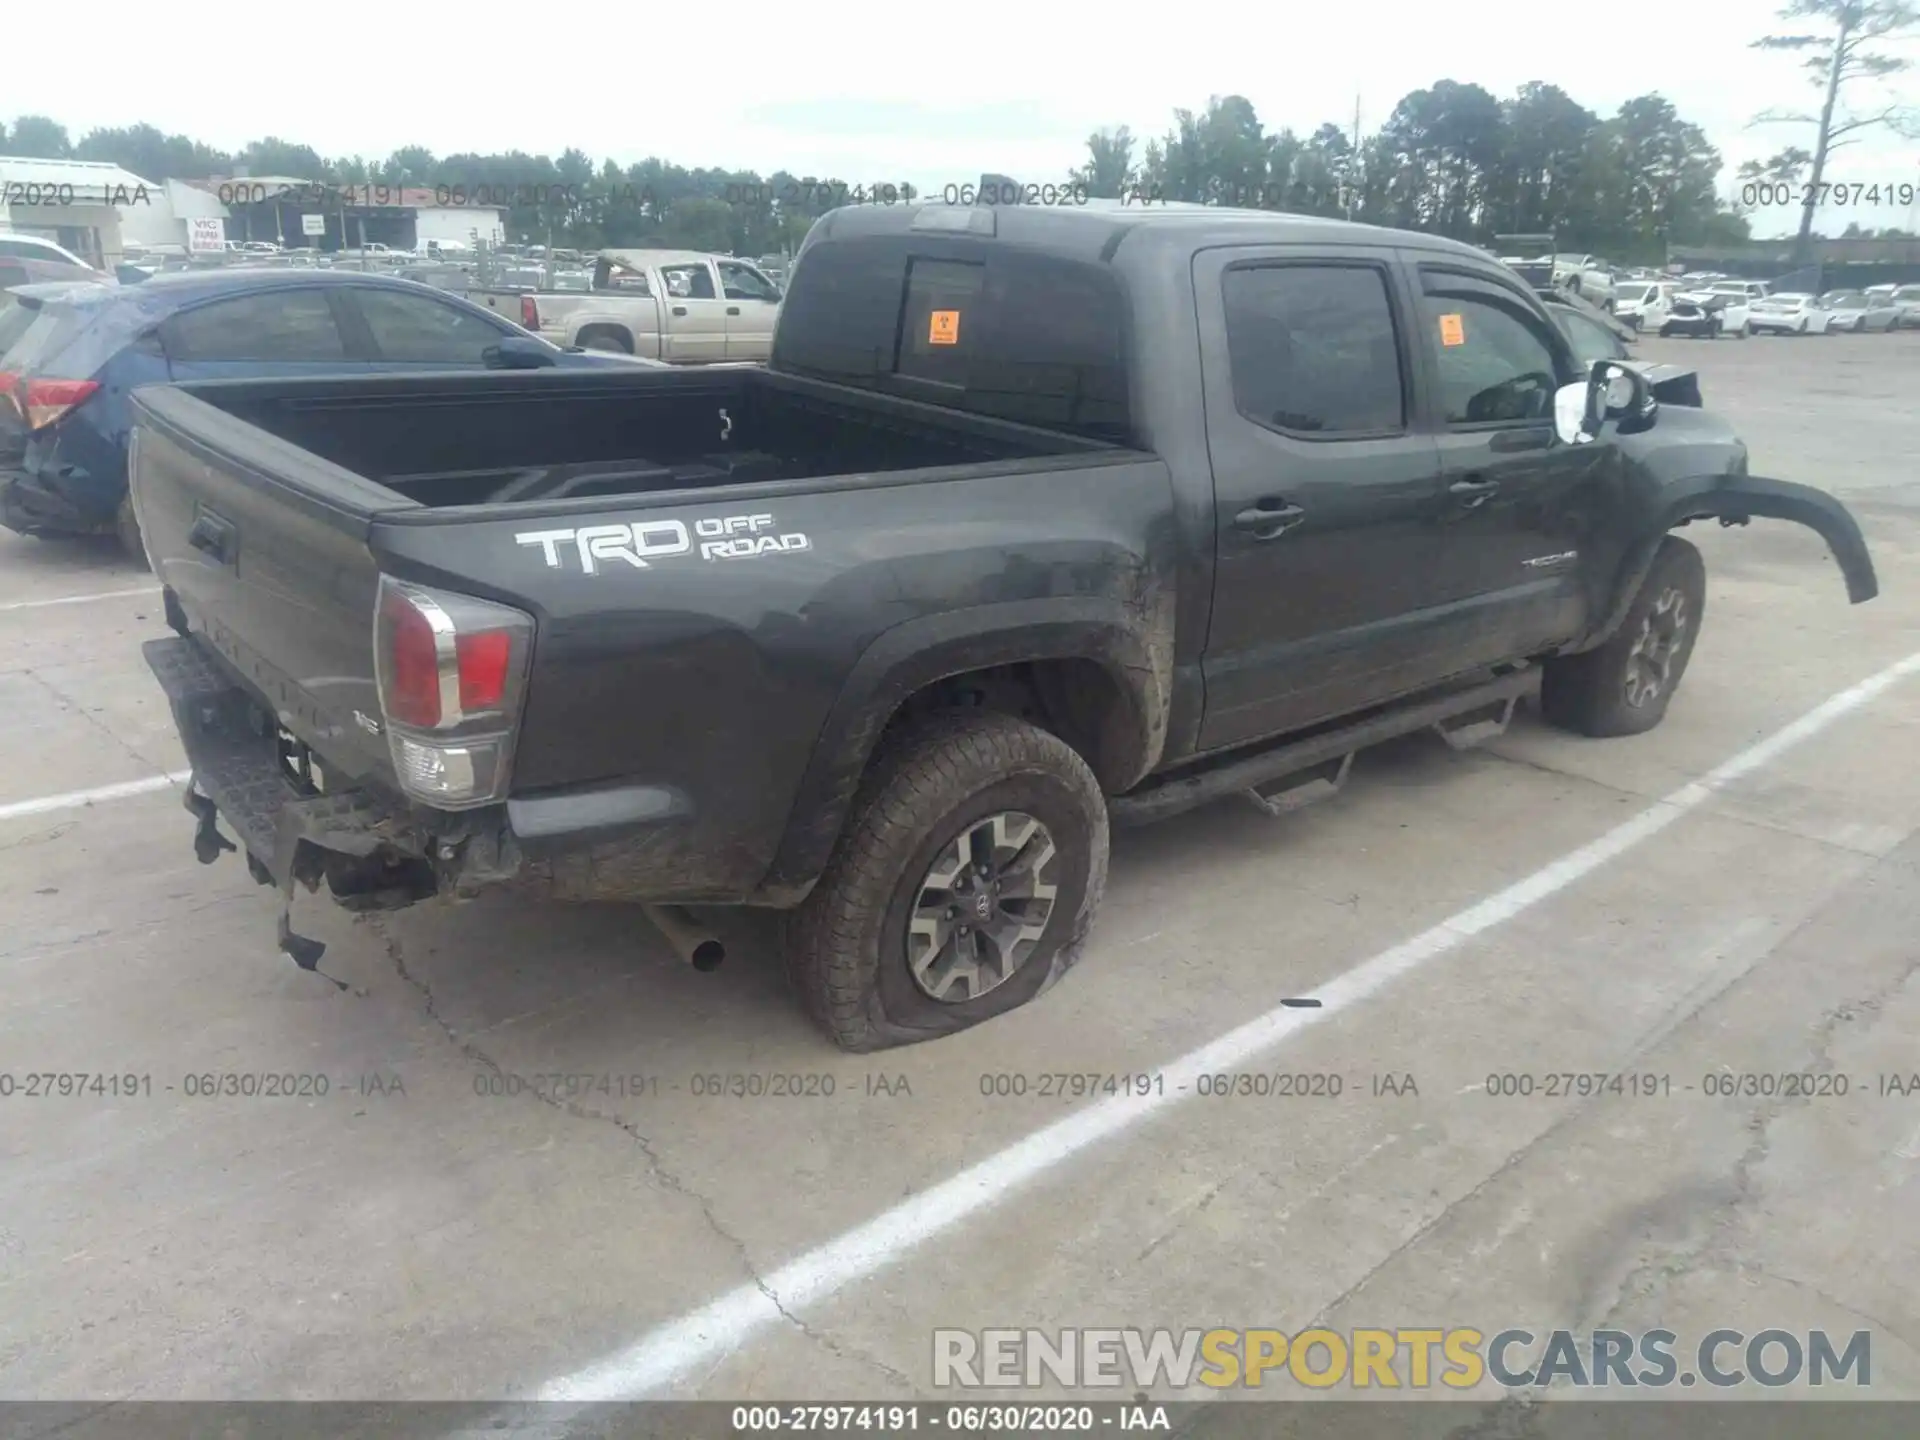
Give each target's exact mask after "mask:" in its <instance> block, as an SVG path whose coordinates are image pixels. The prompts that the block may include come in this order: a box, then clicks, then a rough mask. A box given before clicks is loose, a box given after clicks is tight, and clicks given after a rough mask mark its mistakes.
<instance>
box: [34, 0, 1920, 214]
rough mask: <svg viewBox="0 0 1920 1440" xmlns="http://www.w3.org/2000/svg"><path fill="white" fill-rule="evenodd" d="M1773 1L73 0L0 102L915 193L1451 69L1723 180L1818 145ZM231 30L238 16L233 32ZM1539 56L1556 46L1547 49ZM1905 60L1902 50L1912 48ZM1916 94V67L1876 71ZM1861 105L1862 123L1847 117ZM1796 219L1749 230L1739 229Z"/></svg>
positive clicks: (1375, 109)
mask: <svg viewBox="0 0 1920 1440" xmlns="http://www.w3.org/2000/svg"><path fill="white" fill-rule="evenodd" d="M1776 4H1777V0H1686V3H1684V4H1680V3H1668V4H1664V5H1660V6H1654V5H1632V4H1629V5H1624V6H1614V5H1607V4H1591V5H1566V4H1559V3H1551V0H1499V3H1495V0H1445V3H1441V4H1418V3H1412V0H1398V3H1392V4H1385V3H1372V4H1369V3H1366V0H1361V3H1357V4H1356V3H1341V4H1329V5H1314V6H1294V5H1269V4H1255V3H1236V4H1231V5H1230V4H1226V3H1222V0H1185V3H1183V4H1180V5H1178V6H1173V7H1165V8H1163V7H1159V6H1146V5H1115V6H1110V7H1105V8H1104V9H1103V11H1101V12H1096V11H1094V10H1093V9H1092V8H1090V7H1087V6H1085V5H1083V4H1080V3H1074V4H1060V5H1058V6H1056V7H1055V8H1054V9H1053V10H1052V11H1051V12H1049V10H1048V9H1047V7H1046V6H1044V5H1041V4H1038V3H1034V0H1026V3H1017V4H1016V3H1011V0H967V3H965V4H954V3H946V4H940V5H937V6H936V5H932V4H929V5H927V6H925V8H924V9H920V8H918V7H913V6H902V5H901V4H898V3H889V4H884V5H882V4H877V3H872V0H814V3H812V4H805V3H799V4H788V5H784V6H771V5H767V6H763V5H760V4H757V3H753V0H729V3H728V4H726V5H725V6H724V7H717V8H715V9H711V10H710V9H708V8H706V7H703V6H700V5H697V4H683V5H680V6H673V7H661V6H652V5H641V6H634V5H629V4H618V3H616V4H595V3H591V0H589V3H585V4H579V3H576V4H567V5H527V4H516V5H513V6H511V7H507V6H500V7H498V8H492V7H487V6H481V5H455V6H446V5H436V6H421V5H408V4H402V5H385V6H376V5H353V4H347V3H335V0H328V3H324V4H321V5H318V6H307V5H266V6H259V7H242V8H241V9H240V10H237V11H223V12H221V14H220V15H219V16H214V15H212V14H208V15H203V16H199V17H198V18H194V17H190V16H187V15H186V14H185V13H184V12H183V13H181V14H180V15H178V16H176V15H174V14H173V13H172V12H170V11H168V10H166V9H165V8H164V7H162V8H160V9H156V8H155V7H154V6H153V5H151V4H150V3H148V0H137V3H130V0H94V3H93V4H91V5H89V6H88V7H86V8H87V11H88V14H89V17H90V22H92V28H93V29H94V30H96V31H97V33H99V34H102V35H106V36H119V37H121V40H122V42H124V43H119V42H116V43H106V44H89V45H87V46H86V48H85V57H86V58H85V62H84V63H83V64H72V65H68V64H60V65H40V64H34V63H19V64H13V65H10V66H8V67H7V77H6V80H7V83H6V87H5V94H4V98H0V105H5V106H6V107H7V109H8V111H9V112H10V114H9V117H8V118H10V116H11V115H13V114H24V113H40V114H46V115H51V116H52V117H54V118H55V119H57V120H59V121H61V122H62V123H64V124H65V125H66V126H67V127H68V130H69V132H70V133H71V134H72V135H73V136H74V138H75V139H76V140H77V139H78V138H79V137H80V136H81V135H82V134H83V133H84V132H85V131H87V130H88V129H90V128H92V127H94V126H99V125H129V124H134V123H137V122H140V121H146V122H148V123H151V124H154V125H157V126H159V127H160V128H161V129H162V130H165V131H167V132H169V133H173V132H179V131H184V132H185V133H187V134H189V135H192V136H194V137H196V138H198V139H201V140H204V141H207V142H208V143H210V144H214V145H217V146H220V147H222V148H224V149H237V148H239V147H240V146H242V145H244V144H245V143H246V142H247V141H249V140H253V139H256V138H258V137H259V136H261V135H263V134H269V133H271V134H277V135H279V136H280V137H282V138H283V139H288V140H294V141H298V142H302V143H305V144H309V145H312V146H313V147H314V148H315V149H317V150H319V151H320V152H321V153H322V154H323V155H342V154H362V155H366V156H368V157H382V156H385V155H387V154H388V153H390V152H391V151H393V150H394V149H396V148H398V147H399V146H401V145H407V144H418V145H424V146H426V147H427V148H428V149H430V150H432V151H434V152H435V153H436V154H447V153H450V152H456V151H464V150H470V151H477V152H481V153H486V152H492V151H505V150H515V149H518V150H525V151H527V152H528V153H530V154H539V153H542V152H546V153H550V154H555V155H557V154H558V153H559V152H560V151H561V150H563V149H565V148H566V147H567V146H569V145H573V146H578V147H579V148H581V149H583V150H585V151H586V152H587V153H588V154H589V155H591V156H592V157H593V158H594V160H595V162H596V164H597V163H598V162H599V161H601V160H603V159H605V158H608V157H611V158H613V159H614V160H616V161H618V162H620V163H622V164H625V163H629V162H631V161H634V160H639V159H644V158H645V157H646V156H648V155H659V156H661V157H663V158H666V159H669V160H672V161H675V162H678V163H681V164H686V165H697V164H705V165H724V166H729V167H738V168H743V169H746V168H751V169H756V170H759V171H761V172H763V173H765V172H770V171H772V170H775V169H778V168H785V169H787V170H789V171H792V172H794V173H796V174H809V173H811V174H816V175H822V176H836V177H839V178H842V179H844V180H846V181H847V182H848V183H850V184H854V183H863V182H864V183H875V182H887V181H901V180H905V181H910V182H912V183H914V184H916V185H919V186H920V187H922V188H923V189H928V190H931V189H937V188H939V187H940V186H943V185H945V184H947V183H948V182H962V181H967V180H972V179H977V178H978V176H979V174H980V172H981V171H982V170H987V169H991V170H995V171H999V172H1001V173H1004V174H1008V175H1012V176H1015V177H1016V178H1018V179H1021V180H1026V181H1033V180H1052V179H1058V178H1060V177H1061V176H1063V175H1064V174H1065V172H1066V171H1067V170H1068V169H1070V168H1071V167H1073V166H1076V165H1078V164H1080V163H1082V161H1083V160H1084V158H1085V154H1086V144H1085V142H1086V137H1087V135H1088V134H1089V133H1090V132H1091V131H1093V130H1095V129H1098V128H1101V127H1106V126H1115V125H1122V124H1124V125H1128V126H1131V127H1132V129H1133V131H1134V133H1135V135H1136V136H1141V137H1145V136H1148V135H1158V134H1160V133H1162V132H1163V131H1165V130H1166V129H1167V128H1168V126H1169V125H1170V123H1171V119H1172V112H1173V110H1174V108H1175V107H1176V106H1186V107H1189V108H1193V109H1198V108H1201V107H1203V106H1204V105H1205V104H1206V101H1207V98H1208V96H1210V95H1226V94H1234V93H1238V94H1242V95H1245V96H1247V97H1248V98H1249V99H1250V100H1251V101H1253V103H1254V106H1255V108H1256V109H1257V110H1258V112H1259V115H1260V118H1261V120H1262V121H1263V122H1264V123H1265V124H1266V126H1267V127H1268V128H1269V129H1273V130H1277V129H1279V128H1281V127H1283V126H1291V127H1293V128H1294V129H1295V130H1296V131H1298V132H1301V133H1303V134H1304V133H1307V132H1310V131H1311V130H1313V129H1314V128H1315V127H1317V126H1318V125H1319V124H1320V123H1321V122H1323V121H1327V120H1332V121H1336V122H1339V123H1340V124H1342V125H1343V126H1344V125H1350V124H1351V123H1352V118H1353V108H1354V99H1355V96H1356V94H1357V95H1358V97H1359V99H1360V104H1361V123H1362V126H1363V128H1365V129H1367V130H1371V129H1373V128H1375V127H1376V126H1377V125H1378V124H1379V123H1380V121H1381V120H1383V119H1384V118H1385V116H1386V114H1387V113H1388V111H1390V110H1391V108H1392V106H1393V105H1394V103H1395V102H1396V101H1397V100H1398V99H1399V98H1400V97H1401V96H1402V95H1403V94H1405V93H1406V92H1407V91H1409V90H1413V89H1417V88H1419V87H1421V86H1424V85H1429V84H1432V83H1433V82H1434V81H1436V80H1440V79H1447V78H1451V79H1454V80H1458V81H1462V82H1468V81H1474V82H1478V83H1479V84H1481V85H1484V86H1485V87H1486V88H1487V89H1489V90H1491V91H1492V92H1493V93H1494V94H1496V95H1499V96H1502V97H1504V96H1506V95H1509V94H1511V93H1512V92H1513V91H1514V90H1515V89H1516V88H1517V87H1519V86H1520V85H1521V84H1522V83H1524V82H1525V81H1528V80H1544V81H1548V82H1551V83H1553V84H1557V85H1559V86H1560V87H1561V88H1563V89H1564V90H1566V91H1567V92H1568V93H1569V94H1571V95H1572V96H1573V98H1574V99H1575V100H1577V101H1579V102H1580V103H1581V104H1583V105H1586V106H1587V107H1588V108H1590V109H1593V110H1596V111H1599V112H1600V113H1602V114H1610V113H1612V111H1613V110H1614V109H1615V108H1616V107H1617V106H1618V105H1619V104H1620V103H1621V102H1622V101H1623V100H1626V99H1628V98H1629V97H1631V96H1634V95H1639V94H1644V93H1646V92H1648V91H1658V92H1659V93H1661V94H1663V95H1665V96H1667V97H1668V98H1669V99H1670V100H1672V101H1673V103H1674V104H1675V105H1676V106H1677V107H1678V108H1679V111H1680V113H1681V114H1682V115H1683V116H1684V117H1685V118H1687V119H1689V120H1692V121H1693V122H1695V123H1696V124H1699V125H1700V126H1702V127H1703V128H1704V129H1705V130H1706V132H1707V134H1708V136H1709V138H1710V139H1711V140H1712V141H1713V143H1714V144H1715V145H1717V146H1718V147H1719V148H1720V150H1721V152H1722V154H1723V155H1724V156H1725V158H1726V161H1727V167H1726V170H1725V171H1724V172H1723V174H1722V177H1721V179H1722V185H1723V189H1725V190H1726V191H1727V192H1728V193H1729V194H1730V193H1731V190H1732V188H1733V184H1734V182H1733V172H1734V169H1735V168H1736V167H1737V166H1738V165H1739V164H1740V162H1741V161H1743V160H1747V159H1752V158H1759V157H1763V156H1765V155H1768V154H1771V153H1772V152H1774V151H1776V150H1778V149H1780V148H1782V147H1783V146H1785V145H1788V144H1794V143H1799V144H1802V145H1805V146H1807V147H1808V148H1811V144H1812V127H1810V126H1804V127H1792V126H1759V127H1753V128H1749V126H1748V122H1749V121H1750V120H1751V119H1752V117H1753V115H1754V113H1755V112H1757V111H1759V110H1761V109H1764V108H1766V107H1768V106H1769V105H1792V106H1801V105H1813V104H1815V103H1817V100H1818V97H1817V95H1816V94H1814V92H1813V91H1812V90H1811V89H1810V88H1809V87H1808V86H1806V85H1805V83H1804V82H1803V80H1802V78H1801V76H1800V75H1799V74H1798V72H1797V69H1796V66H1797V64H1798V62H1797V61H1796V60H1794V59H1793V58H1790V57H1781V56H1775V55H1769V54H1764V53H1761V52H1756V51H1753V50H1749V49H1748V48H1747V42H1748V41H1749V40H1751V39H1752V38H1754V37H1755V36H1757V35H1761V34H1764V33H1766V32H1767V31H1768V30H1769V29H1770V28H1773V27H1774V24H1775V22H1774V21H1773V19H1772V15H1773V11H1774V10H1775V8H1776ZM242 18H243V19H244V21H245V23H234V22H235V21H236V20H238V19H242ZM1546 37H1551V38H1550V39H1548V38H1546ZM1903 53H1906V54H1909V55H1914V56H1915V57H1916V58H1917V59H1920V46H1916V45H1914V44H1912V43H1911V42H1909V43H1908V44H1907V45H1906V46H1905V47H1904V48H1903ZM1896 78H1897V80H1898V82H1899V83H1900V84H1901V85H1902V86H1903V88H1904V92H1905V93H1904V98H1906V99H1908V100H1914V99H1920V71H1916V72H1913V73H1910V74H1909V75H1907V76H1903V77H1896ZM1866 88H1867V87H1865V86H1864V85H1863V86H1862V93H1861V94H1860V95H1859V96H1858V97H1857V100H1856V104H1857V105H1859V106H1860V107H1861V108H1866V105H1867V102H1868V101H1869V99H1870V98H1871V97H1870V96H1869V94H1868V93H1866ZM1829 178H1830V179H1836V180H1846V181H1862V182H1868V183H1871V182H1873V181H1876V180H1877V181H1880V182H1881V183H1883V184H1885V183H1887V182H1894V183H1907V184H1913V183H1915V182H1916V181H1920V145H1916V144H1915V143H1913V142H1908V141H1902V140H1900V139H1899V138H1898V137H1895V136H1891V135H1886V134H1884V133H1883V134H1882V136H1881V138H1878V139H1876V140H1874V141H1873V142H1871V144H1868V143H1862V144H1861V145H1859V146H1857V147H1855V148H1853V149H1849V150H1843V151H1841V152H1840V153H1839V155H1838V156H1837V157H1836V164H1835V166H1834V168H1833V170H1832V171H1831V172H1830V174H1829ZM1797 218H1798V217H1797V212H1791V211H1788V210H1784V209H1783V210H1776V211H1763V212H1761V213H1760V214H1758V215H1756V216H1755V217H1754V221H1755V231H1756V233H1757V234H1762V235H1767V234H1778V233H1783V232H1784V231H1786V230H1789V229H1790V228H1791V227H1792V225H1793V224H1794V223H1795V222H1796V221H1797ZM1849 218H1857V219H1859V220H1860V221H1861V222H1862V223H1863V224H1867V225H1872V226H1874V227H1876V228H1877V227H1879V226H1883V225H1905V226H1908V227H1913V226H1915V225H1920V208H1916V207H1914V206H1907V207H1899V208H1894V207H1888V206H1881V207H1879V208H1877V209H1872V210H1861V211H1858V212H1845V213H1839V212H1836V213H1834V214H1830V215H1823V216H1822V224H1823V226H1824V227H1826V228H1828V232H1829V233H1835V232H1837V230H1838V229H1839V228H1840V226H1841V225H1843V224H1844V223H1845V221H1846V220H1847V219H1849Z"/></svg>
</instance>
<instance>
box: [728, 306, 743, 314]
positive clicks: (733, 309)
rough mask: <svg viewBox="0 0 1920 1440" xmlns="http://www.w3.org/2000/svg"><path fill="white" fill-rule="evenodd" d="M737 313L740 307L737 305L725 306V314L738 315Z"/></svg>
mask: <svg viewBox="0 0 1920 1440" xmlns="http://www.w3.org/2000/svg"><path fill="white" fill-rule="evenodd" d="M739 313H740V307H739V306H738V305H729V306H727V314H729V315H738V314H739Z"/></svg>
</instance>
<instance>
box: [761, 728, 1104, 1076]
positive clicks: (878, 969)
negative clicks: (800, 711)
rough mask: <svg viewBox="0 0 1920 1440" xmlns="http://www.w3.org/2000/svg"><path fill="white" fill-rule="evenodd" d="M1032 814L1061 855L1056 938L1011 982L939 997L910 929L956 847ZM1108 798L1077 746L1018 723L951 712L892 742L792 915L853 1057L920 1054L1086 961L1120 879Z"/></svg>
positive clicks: (791, 931) (792, 964)
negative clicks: (1103, 908) (913, 949)
mask: <svg viewBox="0 0 1920 1440" xmlns="http://www.w3.org/2000/svg"><path fill="white" fill-rule="evenodd" d="M1003 811H1020V812H1023V813H1025V814H1028V815H1030V816H1032V817H1034V818H1036V819H1038V820H1039V821H1040V822H1041V823H1042V824H1044V825H1045V826H1046V827H1047V829H1048V831H1049V833H1050V835H1051V836H1052V838H1053V841H1054V843H1055V845H1056V847H1057V849H1056V860H1055V868H1054V870H1053V871H1052V873H1053V874H1054V876H1055V878H1056V883H1057V895H1056V899H1055V901H1054V905H1053V909H1052V911H1051V913H1050V915H1049V917H1048V920H1047V929H1046V930H1045V931H1044V932H1043V933H1042V935H1041V937H1040V939H1039V941H1038V943H1037V945H1036V946H1035V948H1034V949H1033V951H1032V952H1031V953H1030V954H1029V955H1028V957H1027V958H1026V959H1025V960H1024V961H1023V962H1021V963H1020V964H1019V965H1018V967H1017V968H1015V969H1014V970H1013V972H1012V973H1011V974H1010V975H1009V976H1008V977H1007V978H1006V979H1005V980H1004V981H1002V982H1000V983H999V984H998V985H996V986H995V987H994V988H992V989H990V990H987V991H986V992H985V993H984V994H981V995H979V996H978V997H976V998H974V999H970V1000H963V1001H958V1002H953V1003H947V1002H942V1001H939V1000H935V999H933V998H932V997H931V996H929V995H928V994H926V993H924V992H923V991H922V989H921V988H920V986H919V984H918V983H917V982H916V981H915V979H914V977H913V974H912V972H911V970H910V969H909V966H908V961H907V939H906V935H907V922H908V917H909V913H910V912H911V910H912V907H913V904H914V903H915V902H916V901H917V900H918V899H919V896H920V884H921V881H922V879H923V877H924V876H925V875H926V873H927V869H928V867H929V866H930V865H931V864H932V863H933V860H934V857H935V856H936V855H937V854H938V853H939V852H940V851H941V850H942V848H943V847H945V846H948V845H950V844H951V843H952V842H953V839H954V837H955V836H956V835H958V834H959V833H961V832H962V831H964V830H965V829H966V827H967V826H969V825H971V824H973V823H975V822H976V821H977V820H979V819H981V818H983V817H986V816H989V815H993V814H996V813H999V812H1003ZM1107 840H1108V821H1107V802H1106V797H1105V795H1103V794H1102V793H1101V790H1100V784H1099V782H1098V781H1097V780H1095V779H1094V776H1093V772H1092V771H1091V770H1090V769H1088V768H1087V764H1086V762H1085V761H1084V760H1082V759H1081V758H1080V756H1079V755H1078V754H1077V753H1076V752H1075V751H1074V750H1073V748H1072V747H1071V746H1069V745H1068V744H1067V743H1066V742H1065V741H1063V740H1061V739H1060V738H1059V737H1058V736H1056V735H1052V734H1050V733H1048V732H1047V731H1045V730H1042V729H1040V728H1038V727H1037V726H1034V725H1030V724H1028V723H1027V722H1025V721H1023V720H1019V719H1016V718H1015V717H1013V716H1010V715H1004V714H1000V713H997V712H991V711H980V710H955V711H943V712H940V713H938V714H936V715H934V716H931V717H929V718H928V719H926V720H924V721H921V722H918V723H916V724H914V725H912V726H910V727H907V728H905V729H903V730H902V731H901V732H899V733H897V734H895V735H893V736H890V737H889V739H888V740H887V741H886V742H884V743H883V746H882V750H881V753H879V754H876V755H875V757H874V759H873V761H872V762H871V763H870V764H869V766H868V768H867V773H866V775H865V776H864V777H863V778H862V781H861V784H860V789H859V792H858V794H857V795H856V796H855V799H854V803H853V808H852V810H851V812H850V813H849V815H848V818H847V823H846V827H845V829H844V830H843V831H842V832H841V835H840V839H839V841H838V843H837V844H836V845H835V847H834V852H833V856H832V859H831V860H829V862H828V864H827V869H826V873H825V874H824V875H822V877H821V879H820V882H819V884H817V885H816V886H815V887H814V889H813V891H812V893H811V894H810V895H808V897H807V899H806V900H805V901H804V902H803V903H802V904H801V905H800V906H799V908H797V909H796V910H794V911H793V912H792V913H791V914H790V915H789V916H788V919H787V926H786V943H785V950H786V958H787V971H788V975H789V977H790V979H791V980H792V981H793V985H794V988H795V989H796V990H797V991H798V992H799V995H800V999H801V1002H802V1004H803V1005H804V1006H805V1007H806V1010H807V1013H808V1014H809V1015H810V1016H811V1017H812V1019H813V1021H814V1023H815V1024H817V1025H818V1026H819V1027H820V1028H821V1029H822V1030H823V1031H824V1032H826V1034H827V1036H828V1038H829V1039H831V1040H832V1041H833V1042H834V1044H836V1045H838V1046H839V1047H840V1048H841V1049H843V1050H850V1051H854V1052H866V1051H872V1050H884V1049H887V1048H889V1047H891V1046H895V1045H910V1044H914V1043H915V1042H918V1041H922V1040H931V1039H933V1038H935V1037H937V1036H941V1035H949V1034H952V1033H954V1032H956V1031H960V1030H965V1029H968V1028H969V1027H971V1026H974V1025H977V1024H979V1023H980V1022H981V1021H983V1020H987V1019H991V1018H992V1017H993V1016H995V1015H1000V1014H1003V1013H1005V1012H1006V1011H1008V1010H1012V1009H1015V1008H1016V1007H1018V1006H1020V1005H1024V1004H1026V1003H1027V1001H1029V1000H1032V999H1034V998H1036V997H1037V996H1039V995H1041V994H1043V993H1045V992H1046V991H1047V990H1048V989H1050V988H1051V987H1052V986H1053V984H1054V982H1055V981H1057V980H1058V979H1059V978H1060V977H1061V976H1062V975H1064V974H1065V973H1066V972H1067V970H1068V969H1070V968H1071V967H1072V965H1073V963H1074V962H1075V961H1076V960H1078V959H1079V958H1080V950H1081V946H1082V945H1083V944H1084V943H1085V941H1086V938H1087V931H1088V929H1089V928H1090V927H1091V925H1092V923H1093V916H1094V912H1095V910H1097V909H1098V908H1099V904H1100V897H1101V894H1102V893H1103V892H1104V891H1105V889H1106V883H1107Z"/></svg>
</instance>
